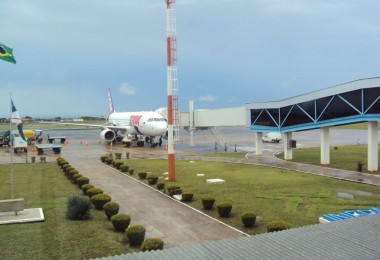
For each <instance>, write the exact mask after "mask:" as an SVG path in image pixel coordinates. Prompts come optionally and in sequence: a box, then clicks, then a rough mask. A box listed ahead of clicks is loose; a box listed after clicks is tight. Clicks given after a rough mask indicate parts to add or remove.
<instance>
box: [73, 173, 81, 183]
mask: <svg viewBox="0 0 380 260" xmlns="http://www.w3.org/2000/svg"><path fill="white" fill-rule="evenodd" d="M80 177H83V175H82V174H80V173H77V174H74V176H73V183H75V184H76V183H77V179H79V178H80Z"/></svg>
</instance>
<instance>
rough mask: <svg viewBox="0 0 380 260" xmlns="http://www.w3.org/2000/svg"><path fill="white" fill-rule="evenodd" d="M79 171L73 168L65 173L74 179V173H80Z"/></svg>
mask: <svg viewBox="0 0 380 260" xmlns="http://www.w3.org/2000/svg"><path fill="white" fill-rule="evenodd" d="M78 173H79V172H78V171H77V170H75V169H73V170H71V171H69V172H68V173H65V175H66V176H67V178H69V179H73V177H74V175H75V174H78Z"/></svg>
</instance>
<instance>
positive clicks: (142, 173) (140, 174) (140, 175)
mask: <svg viewBox="0 0 380 260" xmlns="http://www.w3.org/2000/svg"><path fill="white" fill-rule="evenodd" d="M137 175H138V176H139V179H140V180H145V179H146V176H147V175H148V173H147V172H139V173H138V174H137Z"/></svg>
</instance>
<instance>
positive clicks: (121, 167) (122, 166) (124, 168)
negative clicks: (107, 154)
mask: <svg viewBox="0 0 380 260" xmlns="http://www.w3.org/2000/svg"><path fill="white" fill-rule="evenodd" d="M128 169H129V166H128V165H126V164H122V165H120V171H121V172H127V171H128Z"/></svg>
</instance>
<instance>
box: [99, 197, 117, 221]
mask: <svg viewBox="0 0 380 260" xmlns="http://www.w3.org/2000/svg"><path fill="white" fill-rule="evenodd" d="M119 208H120V207H119V204H117V203H116V202H114V201H110V202H107V203H106V204H104V206H103V209H104V213H105V214H106V216H107V218H108V220H110V219H111V217H112V216H113V215H116V214H117V213H119Z"/></svg>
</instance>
